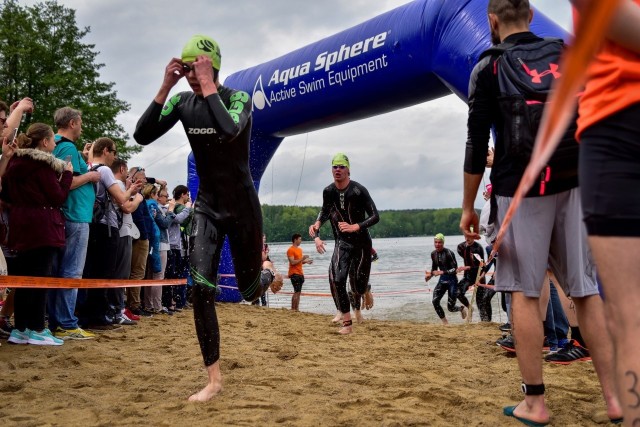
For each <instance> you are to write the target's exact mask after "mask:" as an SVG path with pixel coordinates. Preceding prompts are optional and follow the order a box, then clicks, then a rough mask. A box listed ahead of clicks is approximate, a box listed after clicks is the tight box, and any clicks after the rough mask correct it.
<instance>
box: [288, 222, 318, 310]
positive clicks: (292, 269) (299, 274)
mask: <svg viewBox="0 0 640 427" xmlns="http://www.w3.org/2000/svg"><path fill="white" fill-rule="evenodd" d="M291 243H293V245H292V246H291V247H290V248H289V249H287V258H288V259H289V279H290V280H291V284H292V285H293V296H292V297H291V310H293V311H300V310H299V308H300V293H301V292H302V284H303V283H304V272H303V271H302V264H311V263H312V262H313V260H312V259H311V258H309V255H302V248H301V247H300V243H302V236H301V235H300V234H298V233H296V234H294V235H293V236H291Z"/></svg>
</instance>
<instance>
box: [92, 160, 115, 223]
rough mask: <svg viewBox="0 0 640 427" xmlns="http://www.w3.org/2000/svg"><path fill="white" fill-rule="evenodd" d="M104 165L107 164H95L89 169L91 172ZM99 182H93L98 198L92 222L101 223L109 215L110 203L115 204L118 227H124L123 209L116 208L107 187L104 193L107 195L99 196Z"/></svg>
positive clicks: (94, 206)
mask: <svg viewBox="0 0 640 427" xmlns="http://www.w3.org/2000/svg"><path fill="white" fill-rule="evenodd" d="M102 166H106V165H94V166H92V167H91V169H89V170H90V171H91V172H93V171H97V170H98V169H99V168H100V167H102ZM98 184H100V181H98V182H94V183H93V190H94V192H95V194H96V199H95V201H94V202H93V217H92V219H91V222H92V223H93V224H99V223H100V221H101V220H102V219H103V218H104V217H105V216H106V215H107V209H108V207H109V205H111V206H113V210H114V211H115V213H116V218H117V220H118V228H120V227H122V217H123V215H122V211H120V210H119V209H116V206H115V204H114V203H113V201H112V200H111V196H110V195H109V192H108V191H107V189H106V188H105V189H104V195H105V196H104V199H102V200H100V199H99V198H98Z"/></svg>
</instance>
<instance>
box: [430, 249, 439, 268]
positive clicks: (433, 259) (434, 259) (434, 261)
mask: <svg viewBox="0 0 640 427" xmlns="http://www.w3.org/2000/svg"><path fill="white" fill-rule="evenodd" d="M437 269H438V257H437V256H436V251H433V252H431V272H432V273H433V272H434V271H436V270H437Z"/></svg>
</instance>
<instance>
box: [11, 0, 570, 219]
mask: <svg viewBox="0 0 640 427" xmlns="http://www.w3.org/2000/svg"><path fill="white" fill-rule="evenodd" d="M447 1H461V0H447ZM23 3H24V4H33V3H35V2H33V1H24V2H23ZM59 3H60V4H62V5H64V6H66V7H70V8H72V9H75V10H76V19H77V24H78V26H79V27H90V29H91V31H90V33H89V34H88V35H87V37H86V38H85V39H84V40H83V41H84V42H85V43H91V44H95V50H96V51H97V52H100V54H99V55H98V58H97V61H98V62H100V63H104V64H105V67H104V68H102V70H101V77H100V78H101V80H103V81H106V82H114V83H115V90H116V91H117V94H118V98H120V99H122V100H125V101H127V102H128V103H130V104H131V110H130V111H128V112H127V113H125V114H123V115H121V116H119V117H118V120H119V122H120V123H121V124H122V125H123V126H124V128H125V130H126V131H127V132H128V134H129V135H130V137H131V140H130V143H131V144H134V143H135V142H134V141H133V131H134V129H135V125H136V122H137V121H138V118H139V117H140V115H141V114H142V113H143V112H144V110H145V109H146V108H147V106H148V105H149V103H150V102H151V100H152V99H153V97H154V96H155V94H156V92H157V89H158V88H159V86H160V83H161V81H162V76H163V72H164V67H165V66H166V64H167V63H168V61H169V60H170V59H171V58H172V57H173V56H178V57H179V56H180V52H181V50H182V46H183V45H184V43H185V42H186V41H187V40H188V39H189V38H190V37H191V36H192V35H194V34H207V35H210V36H211V37H213V38H214V39H216V41H217V42H218V43H219V44H220V46H221V51H222V58H223V62H222V70H221V73H220V76H221V79H220V80H221V81H222V82H224V79H225V78H226V76H228V75H230V74H232V73H234V72H236V71H239V70H241V69H245V68H248V67H251V66H254V65H257V64H260V63H263V62H265V61H268V60H271V59H273V58H276V57H279V56H281V55H284V54H287V53H289V52H291V51H292V50H295V49H297V48H300V47H302V46H305V45H307V44H310V43H313V42H315V41H318V40H320V39H322V38H324V37H328V36H331V35H333V34H335V33H337V32H339V31H342V30H344V29H347V28H349V27H352V26H354V25H358V24H360V23H361V22H364V21H366V20H368V19H371V18H373V17H375V16H377V15H379V14H381V13H384V12H386V11H389V10H391V9H393V8H396V7H398V6H401V5H403V4H406V3H408V1H406V0H349V1H346V0H324V1H321V2H318V1H308V0H299V1H295V2H294V1H290V0H271V1H258V0H234V1H232V2H230V1H224V2H221V1H216V0H189V1H167V0H135V1H131V0H61V1H60V0H59ZM532 4H533V5H534V6H535V7H536V8H538V9H539V10H541V11H542V12H544V13H545V14H546V15H547V16H549V17H550V18H552V19H553V20H555V21H556V22H557V23H558V24H559V25H561V26H563V27H565V28H569V25H570V10H569V5H568V1H558V0H532ZM180 90H189V88H188V86H187V85H186V83H180V84H179V85H178V86H176V88H175V91H176V92H177V91H180ZM466 115H467V107H466V104H465V103H464V102H463V101H461V100H460V99H459V98H457V97H455V96H453V95H450V96H447V97H444V98H441V99H438V100H435V101H431V102H428V103H424V104H421V105H418V106H414V107H411V108H408V109H405V110H402V111H396V112H392V113H388V114H385V115H381V116H377V117H373V118H369V119H365V120H360V121H357V122H353V123H349V124H346V125H341V126H336V127H332V128H329V129H326V130H322V131H317V132H312V133H309V134H303V135H297V136H294V137H289V138H285V140H284V141H283V142H282V144H281V145H280V148H279V149H278V151H277V152H276V154H275V155H274V157H273V159H272V161H271V164H270V165H269V167H268V168H267V170H266V171H265V174H264V176H263V178H262V182H261V187H260V192H259V194H260V200H261V202H262V203H267V204H283V205H297V206H309V205H313V206H318V205H320V204H321V203H322V189H323V188H324V186H326V185H327V184H329V183H330V182H331V173H330V167H329V164H330V163H329V162H330V159H331V156H332V155H333V154H334V153H335V152H338V151H344V152H346V153H347V154H348V155H349V157H350V159H351V176H352V178H353V179H354V180H356V181H358V182H360V183H362V184H364V185H365V186H366V187H367V188H368V189H369V192H370V193H371V195H372V197H373V199H374V201H375V202H376V205H377V207H378V209H417V208H442V207H460V204H461V200H462V163H463V158H464V144H465V140H466ZM105 136H108V135H105ZM189 151H190V148H189V145H188V143H187V139H186V135H185V133H184V130H183V128H182V127H181V126H179V125H178V126H175V127H174V129H172V130H171V131H170V132H169V133H168V134H166V135H165V136H164V137H162V138H161V139H159V140H158V141H156V142H154V143H153V144H152V145H150V146H148V147H146V148H145V149H144V150H143V152H142V153H141V154H138V155H136V156H134V157H133V158H132V159H131V160H130V162H129V165H130V166H138V165H139V166H143V167H145V168H146V169H147V174H148V175H149V176H154V177H157V178H163V179H166V180H167V181H168V183H169V186H170V187H171V188H173V187H174V186H175V185H177V184H184V183H186V178H187V170H186V159H187V155H188V153H189ZM303 163H304V166H303ZM487 182H488V181H487ZM476 205H477V206H478V207H481V205H482V203H481V201H480V199H478V201H477V203H476Z"/></svg>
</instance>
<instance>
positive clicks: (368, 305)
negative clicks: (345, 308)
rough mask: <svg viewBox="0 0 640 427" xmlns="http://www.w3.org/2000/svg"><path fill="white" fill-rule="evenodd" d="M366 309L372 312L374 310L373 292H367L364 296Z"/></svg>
mask: <svg viewBox="0 0 640 427" xmlns="http://www.w3.org/2000/svg"><path fill="white" fill-rule="evenodd" d="M364 308H366V309H367V310H371V309H372V308H373V294H372V293H371V291H367V292H365V294H364Z"/></svg>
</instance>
